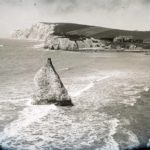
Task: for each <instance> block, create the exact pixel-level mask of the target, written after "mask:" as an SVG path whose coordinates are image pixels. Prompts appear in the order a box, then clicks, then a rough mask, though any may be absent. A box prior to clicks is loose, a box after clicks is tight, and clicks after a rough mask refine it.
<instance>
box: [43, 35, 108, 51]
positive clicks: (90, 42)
mask: <svg viewBox="0 0 150 150" xmlns="http://www.w3.org/2000/svg"><path fill="white" fill-rule="evenodd" d="M106 47H107V46H106V45H105V42H104V41H102V40H97V39H94V38H86V39H85V40H74V41H73V40H70V39H69V38H64V37H60V36H51V37H49V38H48V39H47V40H46V41H45V48H49V49H53V50H59V49H61V50H84V49H92V48H97V49H104V48H106Z"/></svg>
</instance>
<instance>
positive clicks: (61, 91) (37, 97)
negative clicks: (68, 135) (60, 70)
mask: <svg viewBox="0 0 150 150" xmlns="http://www.w3.org/2000/svg"><path fill="white" fill-rule="evenodd" d="M34 83H35V92H34V95H33V101H32V104H35V105H42V104H44V105H45V104H56V105H60V106H73V104H72V102H71V98H70V96H69V94H68V92H67V90H66V88H65V87H64V85H63V83H62V81H61V79H60V77H59V75H58V74H57V72H56V71H55V68H54V66H53V64H52V62H51V59H50V58H48V61H47V64H46V65H45V66H43V67H42V68H41V69H40V70H39V71H38V72H37V73H36V75H35V78H34Z"/></svg>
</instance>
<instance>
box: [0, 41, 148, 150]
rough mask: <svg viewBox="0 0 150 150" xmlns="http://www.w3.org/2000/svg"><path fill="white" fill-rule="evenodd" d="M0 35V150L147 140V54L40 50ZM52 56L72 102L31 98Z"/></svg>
mask: <svg viewBox="0 0 150 150" xmlns="http://www.w3.org/2000/svg"><path fill="white" fill-rule="evenodd" d="M36 44H38V43H37V42H33V41H23V40H12V39H0V45H1V46H0V145H1V148H3V149H5V150H125V149H132V148H138V147H143V146H144V147H149V146H150V89H149V87H150V55H145V53H130V52H94V53H92V52H88V53H87V52H73V51H72V52H71V51H61V50H57V51H55V50H45V49H43V48H40V47H38V46H35V45H36ZM47 58H51V59H52V62H53V65H54V67H55V69H56V71H57V72H58V74H59V75H60V78H61V80H62V82H63V83H64V85H65V87H66V89H67V90H68V93H69V95H70V96H71V99H72V102H73V103H74V106H73V107H60V106H55V105H53V104H51V105H32V104H31V103H30V102H31V100H32V95H33V91H34V82H33V78H34V75H35V74H36V72H37V71H38V70H39V69H40V68H41V67H42V66H43V65H44V64H45V63H46V61H47Z"/></svg>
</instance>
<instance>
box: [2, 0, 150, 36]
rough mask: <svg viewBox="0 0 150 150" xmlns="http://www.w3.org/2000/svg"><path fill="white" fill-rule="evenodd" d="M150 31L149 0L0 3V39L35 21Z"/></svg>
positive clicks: (13, 0) (22, 0) (14, 0)
mask: <svg viewBox="0 0 150 150" xmlns="http://www.w3.org/2000/svg"><path fill="white" fill-rule="evenodd" d="M42 21H44V22H71V23H81V24H88V25H96V26H103V27H110V28H116V29H126V30H143V31H146V30H150V0H0V37H9V36H10V34H11V33H12V31H14V30H16V29H23V28H27V27H30V26H31V25H32V24H35V23H37V22H42Z"/></svg>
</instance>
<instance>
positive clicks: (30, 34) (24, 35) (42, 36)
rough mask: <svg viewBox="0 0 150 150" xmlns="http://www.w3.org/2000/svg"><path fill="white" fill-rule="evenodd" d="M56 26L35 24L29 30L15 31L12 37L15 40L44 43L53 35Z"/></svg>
mask: <svg viewBox="0 0 150 150" xmlns="http://www.w3.org/2000/svg"><path fill="white" fill-rule="evenodd" d="M55 26H56V24H45V23H37V24H35V25H33V26H32V27H31V28H30V29H26V30H16V32H15V33H13V35H12V37H13V38H16V39H27V40H37V41H45V40H46V39H47V38H48V37H49V36H50V35H53V33H54V28H55Z"/></svg>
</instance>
